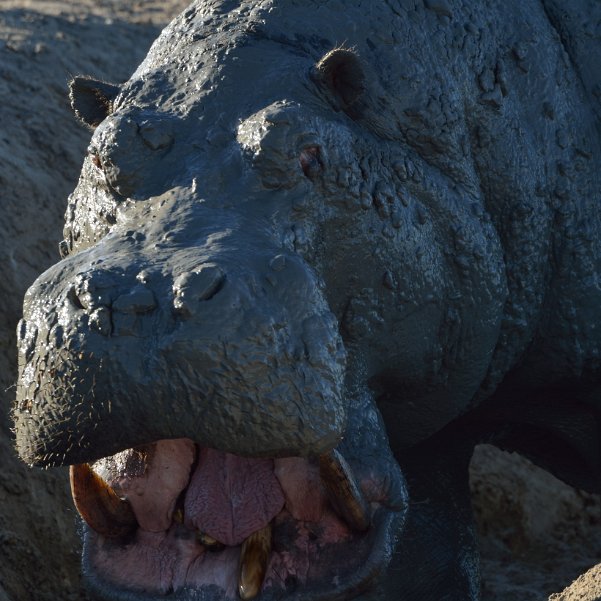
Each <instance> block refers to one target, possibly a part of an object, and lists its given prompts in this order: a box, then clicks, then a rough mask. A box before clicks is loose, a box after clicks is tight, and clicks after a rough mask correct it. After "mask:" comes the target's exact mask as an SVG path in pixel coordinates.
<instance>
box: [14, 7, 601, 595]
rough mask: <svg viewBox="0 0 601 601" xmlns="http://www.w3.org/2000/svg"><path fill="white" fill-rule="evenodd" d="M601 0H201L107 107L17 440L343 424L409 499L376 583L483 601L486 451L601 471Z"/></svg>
mask: <svg viewBox="0 0 601 601" xmlns="http://www.w3.org/2000/svg"><path fill="white" fill-rule="evenodd" d="M599 10H600V9H599V8H598V7H597V6H596V5H595V4H594V3H592V2H586V1H584V0H582V1H581V2H576V3H570V8H565V7H563V6H562V4H561V3H559V2H554V1H550V0H549V1H543V2H542V3H541V2H534V1H532V2H525V3H518V2H515V3H511V4H510V5H508V4H507V3H501V2H491V3H485V2H479V3H474V2H448V3H447V2H433V1H429V0H428V1H427V2H425V3H424V4H422V3H421V2H412V1H409V2H405V1H400V0H399V1H398V2H395V1H394V0H390V1H388V2H370V3H366V2H360V1H359V0H356V1H353V2H344V3H341V2H334V1H331V2H314V3H313V2H307V1H303V2H296V1H294V0H264V1H262V2H228V1H225V0H222V1H215V2H197V3H195V4H193V5H192V6H191V7H190V8H189V9H188V10H187V11H186V12H184V13H183V14H182V15H181V16H180V17H178V18H177V19H176V20H175V21H174V22H173V23H172V24H171V25H170V26H169V27H168V28H167V29H166V30H165V31H164V32H163V34H162V35H161V37H160V38H159V39H158V40H157V42H156V43H155V45H154V46H153V48H152V50H151V51H150V53H149V55H148V57H147V59H146V60H145V61H144V62H143V63H142V65H141V66H140V67H139V69H138V70H137V71H136V73H135V74H134V75H133V76H132V78H131V79H130V81H129V82H127V83H126V84H124V85H123V86H122V87H121V89H120V93H119V94H118V95H117V96H116V98H114V100H111V102H103V103H102V104H103V105H104V106H107V107H109V108H110V109H111V110H112V111H113V112H112V114H111V115H109V116H108V117H107V118H106V119H105V120H104V121H102V122H101V123H100V125H98V127H97V128H96V130H95V133H94V135H93V138H92V141H91V144H90V152H89V156H88V158H87V159H86V161H85V163H84V168H83V171H82V176H81V179H80V182H79V185H78V187H77V189H76V190H75V192H74V194H73V195H72V196H71V198H70V201H69V206H68V209H67V214H66V226H65V242H64V243H63V244H62V247H61V248H62V251H63V252H64V253H65V254H68V256H67V257H66V258H64V259H63V260H62V261H61V262H60V263H58V264H57V265H56V266H55V267H53V268H52V269H50V270H49V271H48V272H46V273H45V274H43V275H42V276H41V277H40V278H39V279H38V281H37V282H36V283H35V284H34V286H32V288H31V289H30V290H29V292H28V294H27V296H26V299H25V306H24V320H23V322H22V324H21V326H20V329H19V336H20V370H21V377H20V382H19V389H18V398H17V404H16V408H15V412H14V415H15V421H16V428H17V445H18V448H19V451H20V453H21V455H22V457H23V458H24V459H25V460H26V461H28V462H30V463H34V464H38V465H53V464H68V463H76V462H82V461H90V460H93V459H96V458H99V457H103V456H106V455H109V454H112V453H115V452H116V451H119V450H121V449H123V448H129V447H133V446H136V445H141V444H145V443H149V442H152V441H155V440H158V439H164V438H177V437H187V438H191V439H192V440H195V441H197V442H198V443H201V444H203V445H205V446H211V447H215V448H218V449H221V450H224V451H228V452H231V453H236V454H239V455H250V456H267V457H278V456H280V457H281V456H289V455H301V456H308V457H310V456H314V455H316V454H318V453H320V452H323V451H325V450H328V449H330V448H332V447H334V446H336V445H338V443H339V441H340V440H341V439H342V443H341V445H339V447H338V448H340V449H342V450H343V454H344V455H345V456H346V457H347V459H348V460H349V461H350V462H351V463H353V464H354V465H355V466H356V469H357V470H358V471H359V472H361V470H362V469H364V470H366V471H369V470H373V469H374V466H376V467H377V470H378V471H379V473H380V474H383V475H384V476H383V477H386V476H387V477H388V479H389V481H390V482H391V490H390V498H391V499H395V502H396V505H395V503H391V504H392V505H395V507H394V509H395V510H397V511H396V513H395V512H391V513H390V515H391V516H392V515H396V518H394V519H393V518H391V519H392V520H393V521H392V522H391V524H390V528H389V531H387V533H386V536H383V537H382V538H381V539H378V540H379V541H380V542H382V544H383V545H384V547H386V546H389V547H390V548H392V546H393V544H394V543H395V542H396V549H397V551H396V555H395V557H394V559H393V563H392V564H391V566H390V567H389V569H388V571H384V572H383V575H382V578H381V581H380V582H379V583H378V584H377V585H374V588H373V589H372V590H371V592H368V593H365V595H364V596H363V597H361V598H364V599H368V598H369V599H376V598H388V599H389V598H391V597H392V596H395V597H397V598H401V595H405V596H406V598H407V599H415V598H423V599H433V600H434V599H437V600H438V599H458V600H459V599H461V600H464V599H477V598H478V567H477V553H476V551H475V543H474V536H473V527H472V524H471V510H470V507H469V497H468V489H467V463H468V461H469V456H470V453H471V448H472V446H473V444H475V442H476V441H478V440H487V441H492V442H496V444H498V445H500V446H503V447H504V448H510V449H515V450H519V451H521V452H523V453H525V454H527V455H528V456H530V457H531V458H533V459H534V460H536V461H538V462H539V463H541V464H543V465H544V466H545V467H547V468H548V469H550V470H552V471H554V472H555V473H557V474H558V475H559V476H560V477H563V478H564V479H566V480H567V481H570V482H572V483H574V484H577V485H578V486H581V487H584V488H588V489H590V490H599V463H600V462H599V438H598V428H599V413H600V411H601V402H600V400H599V398H600V396H599V392H600V391H599V369H600V367H599V365H600V364H599V357H600V356H601V354H600V353H601V315H600V314H601V311H600V309H599V307H600V301H601V298H600V297H601V291H600V288H599V285H598V278H599V274H601V269H600V267H601V265H600V263H601V260H600V257H601V249H600V244H601V231H600V229H601V228H600V219H599V217H600V211H599V189H600V183H601V182H600V181H599V179H600V178H599V175H598V174H599V168H600V164H599V163H600V160H599V156H600V155H599V129H598V125H597V119H598V118H599V112H600V109H599V102H598V96H597V92H596V91H597V88H598V85H599V84H601V81H600V78H599V75H598V73H597V72H596V71H595V70H594V69H593V68H592V65H594V64H595V60H596V57H597V56H598V55H599V53H600V50H599V43H598V38H597V37H595V36H596V35H597V34H596V33H595V32H594V31H593V29H591V27H592V25H589V23H595V22H596V20H595V19H593V17H592V16H591V15H597V17H598V16H599ZM341 45H343V46H344V48H346V49H352V51H349V50H340V49H339V50H338V51H337V53H334V54H333V55H330V56H329V57H328V53H329V52H330V51H332V49H334V48H339V47H340V46H341ZM324 57H325V58H324ZM332 57H334V58H332ZM106 89H107V90H109V88H106ZM109 91H110V90H109ZM109 91H107V94H108V93H109ZM76 108H77V105H76ZM82 111H84V108H83V106H82ZM82 116H84V115H82ZM93 120H94V122H95V120H96V118H95V117H94V119H93ZM376 408H377V409H376ZM378 412H379V414H378ZM381 420H383V422H384V423H385V425H386V431H387V435H388V439H389V441H390V449H391V450H392V453H393V454H394V457H395V458H396V462H398V464H399V465H400V467H401V470H402V471H403V473H404V475H405V478H406V479H407V482H408V495H409V509H408V511H407V514H408V517H407V519H406V520H405V519H404V517H405V516H404V513H403V511H398V510H399V508H400V507H401V505H402V503H399V502H398V501H399V499H401V500H402V499H403V498H404V495H405V494H407V493H406V492H405V489H404V483H403V479H402V477H401V476H400V475H399V473H398V471H397V469H398V468H397V463H396V462H395V461H394V459H393V458H392V455H391V453H390V449H389V447H388V442H387V440H386V435H385V433H384V432H383V431H381V423H382V421H381ZM403 523H405V526H404V528H402V524H403ZM393 527H394V528H396V529H398V532H397V533H396V537H395V536H394V535H393V533H392V531H391V530H392V529H393ZM433 549H435V550H436V551H435V552H433V551H432V550H433ZM388 555H389V553H388V550H385V552H383V553H382V554H381V557H380V559H382V561H384V562H385V561H387V560H388ZM92 580H93V581H94V582H96V586H97V587H98V588H99V589H102V584H98V576H97V575H92ZM104 590H105V594H108V595H109V597H110V595H111V593H110V590H109V592H108V593H106V590H107V589H104ZM338 593H340V594H342V595H343V597H344V596H348V595H349V594H351V593H352V591H350V592H349V591H348V590H346V589H344V586H342V588H338V589H336V590H335V591H334V592H333V593H331V594H330V592H328V591H324V592H323V595H322V594H319V593H317V592H315V591H312V592H311V593H310V595H305V596H303V593H302V592H301V593H297V594H298V595H299V596H298V598H299V599H300V598H313V599H315V598H324V599H327V598H334V597H335V595H336V594H338ZM199 594H200V593H199ZM115 595H116V593H115ZM182 595H183V597H182V598H184V597H185V594H184V593H182ZM206 595H209V593H206ZM206 595H205V593H202V594H200V597H199V598H203V599H205V598H206V599H209V598H211V597H210V596H206ZM115 598H117V597H116V596H115ZM119 598H125V597H119ZM132 598H133V597H132ZM136 598H137V597H136ZM190 598H195V597H190ZM267 598H269V597H265V599H267ZM291 598H292V597H291ZM295 598H296V597H295Z"/></svg>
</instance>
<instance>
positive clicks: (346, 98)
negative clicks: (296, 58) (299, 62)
mask: <svg viewBox="0 0 601 601" xmlns="http://www.w3.org/2000/svg"><path fill="white" fill-rule="evenodd" d="M312 77H313V80H314V81H315V82H316V83H317V84H318V85H319V86H320V87H322V88H325V89H326V90H327V91H328V92H329V94H330V95H331V96H332V97H333V100H334V101H335V103H336V104H337V105H338V107H339V108H340V109H342V110H343V111H344V112H345V113H348V114H349V116H351V117H356V116H358V115H359V113H360V112H361V105H362V104H363V103H362V102H361V100H362V97H363V94H364V92H365V87H366V84H365V82H366V77H365V71H364V69H363V65H362V64H361V60H360V59H359V57H358V56H357V54H356V53H355V52H353V51H352V50H348V49H345V48H335V49H334V50H331V51H330V52H328V53H327V54H326V55H325V56H324V57H323V58H322V59H321V60H320V61H319V62H318V63H317V64H316V65H315V67H314V69H313V72H312Z"/></svg>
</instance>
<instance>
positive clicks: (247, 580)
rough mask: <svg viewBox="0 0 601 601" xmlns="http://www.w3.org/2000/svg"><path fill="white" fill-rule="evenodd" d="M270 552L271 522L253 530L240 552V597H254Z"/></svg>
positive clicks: (261, 583)
mask: <svg viewBox="0 0 601 601" xmlns="http://www.w3.org/2000/svg"><path fill="white" fill-rule="evenodd" d="M270 552H271V524H267V526H265V527H264V528H261V530H257V531H256V532H253V534H251V535H250V536H249V537H248V538H247V539H246V540H245V541H244V542H243V543H242V550H241V552H240V576H239V578H238V594H239V595H240V598H241V599H254V598H255V597H256V596H257V595H258V594H259V592H260V591H261V587H262V586H263V580H264V579H265V574H266V572H267V564H268V563H269V554H270Z"/></svg>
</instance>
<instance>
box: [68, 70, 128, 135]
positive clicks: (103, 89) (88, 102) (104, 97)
mask: <svg viewBox="0 0 601 601" xmlns="http://www.w3.org/2000/svg"><path fill="white" fill-rule="evenodd" d="M119 92H120V88H119V86H116V85H114V84H112V83H106V82H104V81H98V80H97V79H92V78H91V77H75V78H73V79H72V80H71V81H70V82H69V100H71V108H72V109H73V111H74V112H75V115H76V116H77V118H78V119H79V120H80V121H82V122H83V123H85V124H86V125H88V126H89V127H92V128H95V127H96V126H98V125H99V124H100V123H101V122H102V121H103V120H104V119H105V118H106V117H107V116H108V115H110V114H111V112H112V110H113V100H115V98H116V97H117V94H119Z"/></svg>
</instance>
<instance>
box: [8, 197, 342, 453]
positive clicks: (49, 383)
mask: <svg viewBox="0 0 601 601" xmlns="http://www.w3.org/2000/svg"><path fill="white" fill-rule="evenodd" d="M199 206H200V208H199ZM219 221H220V222H222V223H223V222H224V221H225V224H224V226H223V229H218V230H216V229H215V223H216V221H215V215H212V214H211V212H210V210H203V209H202V201H201V200H200V199H198V198H195V197H194V196H193V195H191V194H190V193H189V192H188V193H187V192H186V191H174V192H172V193H168V194H165V195H163V196H161V197H158V198H156V199H151V200H150V201H148V202H145V203H144V204H143V205H140V207H135V206H134V207H133V208H132V209H130V210H129V214H128V217H127V219H124V221H123V223H122V224H121V223H119V225H118V226H116V227H115V228H114V229H113V231H112V232H111V233H110V234H109V235H107V236H106V237H105V238H103V240H102V241H100V242H99V243H98V244H96V245H95V246H93V247H91V248H89V249H87V250H85V251H82V252H80V253H78V254H76V255H74V256H72V257H69V258H66V259H65V260H64V261H63V262H61V263H60V264H58V265H57V266H56V267H54V268H53V269H51V270H50V271H49V272H47V273H46V274H45V275H44V276H42V277H41V278H40V279H39V280H38V281H37V282H36V284H35V285H34V286H33V287H32V288H31V289H30V291H29V293H28V297H27V300H26V306H27V309H26V311H25V314H24V318H23V321H22V323H21V325H20V327H19V334H20V341H21V342H20V355H21V368H22V370H23V373H22V379H21V384H20V392H19V396H20V397H21V401H20V403H21V407H22V408H23V409H24V410H25V411H24V413H23V414H22V416H23V418H22V420H21V419H20V420H19V423H20V427H21V424H22V425H23V427H25V428H30V427H31V431H30V434H29V435H28V436H27V437H23V438H20V440H21V441H22V442H23V444H24V446H23V447H21V448H20V452H21V454H22V456H23V457H24V458H26V459H27V460H28V461H29V462H31V463H39V462H40V461H43V462H44V463H47V464H48V463H57V462H61V463H65V462H67V463H78V462H80V461H83V460H90V459H94V458H97V457H98V456H104V455H106V454H107V453H113V452H116V451H119V450H121V449H122V447H123V432H124V431H125V432H128V433H131V435H129V434H128V443H129V444H131V445H132V446H137V445H140V444H146V443H148V442H152V441H154V440H157V439H160V438H174V437H177V438H181V437H187V438H193V439H198V440H203V441H205V443H206V445H207V446H210V447H219V448H221V449H222V450H224V451H228V452H231V453H237V454H241V455H251V456H269V457H276V456H291V455H294V456H308V455H311V454H315V453H317V454H319V453H320V452H323V451H325V450H328V449H330V448H332V447H334V446H336V444H337V442H338V441H339V439H340V438H341V436H342V433H343V431H344V425H345V420H346V416H345V404H344V403H343V401H342V384H343V378H344V367H345V354H344V348H343V345H342V341H341V339H340V336H339V334H338V332H337V326H336V322H335V318H334V316H333V315H332V314H331V312H330V311H329V309H328V306H327V303H326V302H325V300H324V298H323V295H322V294H321V293H320V292H319V289H320V288H319V286H318V285H317V282H316V276H315V275H314V274H313V273H312V272H311V270H310V269H309V268H308V266H307V265H306V264H304V263H303V262H302V261H301V260H300V259H299V257H295V256H293V255H291V254H290V253H282V252H281V249H279V250H278V248H277V247H275V246H274V245H269V244H268V243H267V242H265V243H264V244H263V245H262V244H261V239H260V238H259V237H258V236H253V237H252V238H251V239H250V241H249V236H244V235H242V234H241V233H240V230H242V232H244V231H246V230H247V227H246V226H245V224H244V223H243V222H242V219H241V218H240V217H239V216H238V217H237V216H235V215H234V216H231V217H230V216H228V215H227V214H226V215H223V214H221V215H220V216H219ZM207 223H209V224H211V225H210V226H209V227H207V225H206V224H207ZM134 224H135V227H136V229H135V230H134V229H132V228H133V227H134ZM140 224H144V225H142V226H141V225H140ZM237 230H238V232H237ZM166 232H167V234H166ZM32 357H33V359H32ZM63 396H64V397H65V400H66V401H67V399H68V402H65V403H62V404H59V405H58V406H53V407H52V409H51V418H52V419H48V415H47V411H48V410H49V407H50V404H51V402H50V399H56V398H59V397H63ZM78 406H79V407H88V408H89V411H78V410H74V407H78ZM157 415H161V416H162V418H161V420H160V426H159V427H158V428H157V425H158V422H157V419H156V416H157ZM98 424H103V427H102V428H101V429H100V430H99V429H98V427H97V425H98ZM83 432H87V433H88V435H86V436H83V437H82V433H83ZM94 455H96V457H94Z"/></svg>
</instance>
